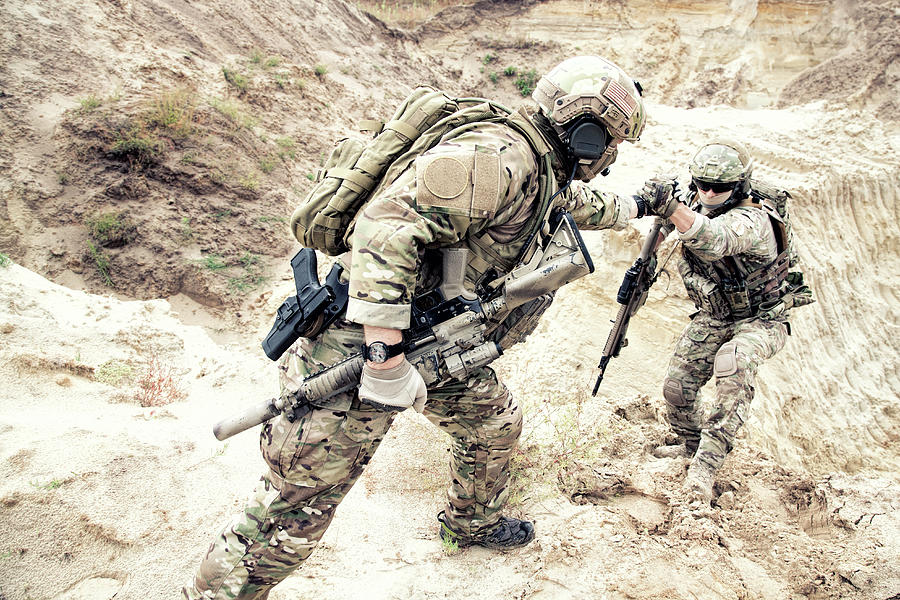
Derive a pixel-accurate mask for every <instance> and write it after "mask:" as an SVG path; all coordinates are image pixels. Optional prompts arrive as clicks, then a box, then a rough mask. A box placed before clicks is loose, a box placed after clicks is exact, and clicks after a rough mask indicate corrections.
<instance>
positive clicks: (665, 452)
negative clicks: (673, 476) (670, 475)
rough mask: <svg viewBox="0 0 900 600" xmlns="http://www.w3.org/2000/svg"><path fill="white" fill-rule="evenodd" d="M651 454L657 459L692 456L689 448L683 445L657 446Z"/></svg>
mask: <svg viewBox="0 0 900 600" xmlns="http://www.w3.org/2000/svg"><path fill="white" fill-rule="evenodd" d="M650 454H652V455H653V456H655V457H656V458H690V457H691V454H690V453H688V449H687V446H685V445H684V444H683V443H681V444H666V445H663V446H657V447H656V448H654V449H653V450H652V451H651V452H650Z"/></svg>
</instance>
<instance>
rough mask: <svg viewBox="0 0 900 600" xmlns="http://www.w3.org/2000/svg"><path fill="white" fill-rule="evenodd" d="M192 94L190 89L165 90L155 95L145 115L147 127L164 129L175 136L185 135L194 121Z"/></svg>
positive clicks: (188, 132) (189, 131)
mask: <svg viewBox="0 0 900 600" xmlns="http://www.w3.org/2000/svg"><path fill="white" fill-rule="evenodd" d="M195 108H196V107H195V105H194V94H193V93H192V92H191V91H190V90H186V89H179V90H174V91H167V92H163V93H161V94H158V95H157V96H155V97H154V98H153V99H152V100H151V102H150V110H149V111H148V114H147V116H146V122H147V125H148V126H149V127H155V128H159V129H164V130H166V131H167V133H169V134H171V135H175V136H177V137H187V136H188V135H189V134H190V133H191V130H192V128H193V127H192V124H193V121H194V110H195Z"/></svg>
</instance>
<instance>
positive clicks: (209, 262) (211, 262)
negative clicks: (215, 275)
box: [200, 254, 228, 271]
mask: <svg viewBox="0 0 900 600" xmlns="http://www.w3.org/2000/svg"><path fill="white" fill-rule="evenodd" d="M200 264H201V265H203V267H204V268H206V269H209V270H210V271H221V270H222V269H227V268H228V263H226V262H225V259H223V258H222V257H221V256H219V255H218V254H207V255H206V256H204V257H203V258H201V259H200Z"/></svg>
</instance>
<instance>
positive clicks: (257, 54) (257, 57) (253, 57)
mask: <svg viewBox="0 0 900 600" xmlns="http://www.w3.org/2000/svg"><path fill="white" fill-rule="evenodd" d="M262 61H263V53H262V51H261V50H259V49H258V48H254V49H253V50H252V51H251V52H250V62H251V63H253V64H254V65H258V64H260V63H261V62H262Z"/></svg>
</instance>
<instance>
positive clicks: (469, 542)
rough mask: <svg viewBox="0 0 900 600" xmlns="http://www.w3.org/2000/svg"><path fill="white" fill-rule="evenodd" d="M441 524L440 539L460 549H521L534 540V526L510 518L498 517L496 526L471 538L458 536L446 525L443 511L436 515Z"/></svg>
mask: <svg viewBox="0 0 900 600" xmlns="http://www.w3.org/2000/svg"><path fill="white" fill-rule="evenodd" d="M438 522H439V523H440V524H441V539H442V540H444V541H445V542H455V543H456V544H458V545H459V547H460V548H465V547H466V546H484V547H485V548H490V549H492V550H512V549H514V548H521V547H522V546H524V545H526V544H528V543H529V542H530V541H531V540H533V539H534V525H532V523H531V521H521V520H519V519H513V518H510V517H500V521H498V522H497V524H496V525H494V526H492V527H489V528H487V529H483V530H481V531H479V532H477V533H475V534H473V535H471V536H468V535H462V534H459V533H457V532H455V531H453V530H452V529H450V526H449V525H447V521H446V520H445V515H444V511H441V512H440V513H438Z"/></svg>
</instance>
